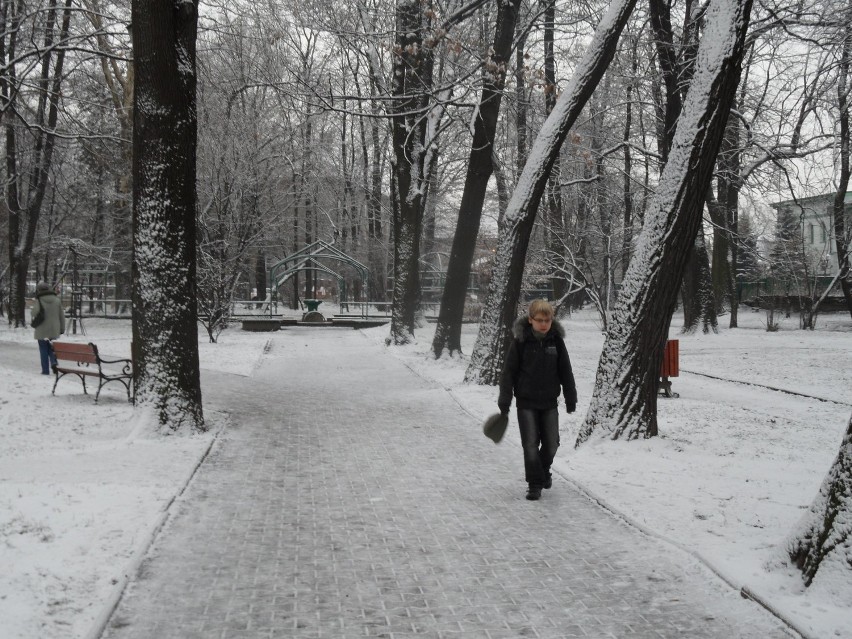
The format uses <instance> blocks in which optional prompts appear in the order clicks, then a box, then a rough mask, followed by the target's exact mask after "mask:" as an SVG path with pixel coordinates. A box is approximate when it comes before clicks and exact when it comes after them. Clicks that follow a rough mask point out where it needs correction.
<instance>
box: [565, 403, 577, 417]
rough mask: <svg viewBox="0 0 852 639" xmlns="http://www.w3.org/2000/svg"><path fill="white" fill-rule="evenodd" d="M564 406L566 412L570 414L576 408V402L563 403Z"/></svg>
mask: <svg viewBox="0 0 852 639" xmlns="http://www.w3.org/2000/svg"><path fill="white" fill-rule="evenodd" d="M565 408H566V409H567V410H568V414H569V415H570V414H571V413H573V412H574V411H575V410H577V404H575V403H571V404H565Z"/></svg>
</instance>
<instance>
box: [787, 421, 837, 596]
mask: <svg viewBox="0 0 852 639" xmlns="http://www.w3.org/2000/svg"><path fill="white" fill-rule="evenodd" d="M850 521H852V417H850V418H849V424H848V425H847V426H846V434H845V436H844V437H843V442H842V443H841V444H840V452H839V453H838V454H837V457H836V458H835V460H834V463H833V464H832V465H831V469H830V470H829V471H828V475H826V477H825V480H823V483H822V487H821V488H820V491H819V494H818V495H817V497H816V499H815V500H814V502H813V503H812V504H811V507H810V510H809V511H808V512H807V514H806V515H805V516H804V517H803V518H802V521H801V522H800V524H799V531H798V532H797V533H795V534H794V536H793V537H792V539H791V540H790V542H789V543H788V546H787V552H788V554H789V556H790V559H792V561H793V563H794V564H795V565H796V566H797V567H798V568H799V570H801V571H802V578H803V579H804V580H805V585H806V586H810V585H812V584H813V583H814V581H815V580H817V579H820V578H821V577H822V578H824V579H825V580H827V581H828V582H829V583H831V582H832V581H835V582H836V583H847V584H849V583H852V577H851V576H850V567H852V544H850V540H852V537H850V533H852V525H850V523H849V522H850Z"/></svg>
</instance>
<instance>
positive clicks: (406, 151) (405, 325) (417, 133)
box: [387, 0, 432, 344]
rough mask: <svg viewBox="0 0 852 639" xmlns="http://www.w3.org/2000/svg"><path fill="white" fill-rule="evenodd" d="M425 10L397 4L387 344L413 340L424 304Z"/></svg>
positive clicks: (428, 70)
mask: <svg viewBox="0 0 852 639" xmlns="http://www.w3.org/2000/svg"><path fill="white" fill-rule="evenodd" d="M426 10H427V7H426V5H423V4H421V3H420V2H418V1H417V0H397V8H396V46H395V50H394V64H393V70H394V73H393V95H394V98H395V101H394V103H393V107H392V112H393V119H392V124H393V149H394V156H395V161H394V163H393V166H392V168H393V171H394V177H395V182H396V189H397V197H398V200H397V205H396V206H395V207H394V249H393V252H394V264H393V273H394V281H393V307H392V311H391V326H390V336H389V337H388V340H387V341H388V343H393V344H407V343H409V342H411V341H412V340H413V339H414V328H415V324H416V317H417V310H418V306H419V303H420V236H421V232H422V227H423V209H424V204H425V200H424V196H425V191H426V166H425V164H426V162H425V160H426V148H425V141H426V115H427V102H428V96H429V90H430V89H431V83H432V63H431V56H432V53H431V50H430V49H428V48H426V47H424V43H423V32H424V27H425V26H426V25H427V24H428V22H429V18H428V17H426V16H425V14H424V12H426Z"/></svg>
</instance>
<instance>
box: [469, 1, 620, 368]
mask: <svg viewBox="0 0 852 639" xmlns="http://www.w3.org/2000/svg"><path fill="white" fill-rule="evenodd" d="M635 4H636V3H635V0H619V1H618V2H614V3H613V4H612V5H611V6H610V8H609V10H608V11H607V13H606V15H605V16H604V17H603V18H602V20H601V22H600V24H599V25H598V27H597V29H596V31H595V34H594V37H593V39H592V41H591V43H590V45H589V47H588V49H587V50H586V53H585V54H584V56H583V58H582V59H581V61H580V63H579V64H578V66H577V68H576V70H575V72H574V75H573V77H572V79H571V82H570V83H569V85H568V86H567V87H566V89H565V92H564V93H563V94H562V95H561V96H560V98H559V100H558V101H557V103H556V106H555V107H554V109H553V111H552V112H551V114H550V116H549V117H548V118H547V121H546V122H545V123H544V126H543V127H542V129H541V131H540V132H539V135H538V137H537V138H536V141H535V143H534V144H533V148H532V151H531V153H530V156H529V159H528V160H527V163H526V165H525V166H524V170H523V172H522V174H521V176H520V178H519V180H518V185H517V187H516V188H515V191H514V193H513V194H512V199H511V200H510V201H509V206H508V208H507V210H506V215H505V216H504V217H503V220H502V224H501V226H500V231H499V237H498V241H497V251H496V257H495V261H494V267H493V269H492V273H491V282H490V284H489V288H488V298H487V301H486V304H485V309H484V312H483V317H482V322H481V323H480V327H479V334H478V336H477V338H476V344H475V346H474V350H473V353H472V355H471V358H470V364H469V365H468V368H467V371H466V373H465V380H466V381H474V382H477V383H481V384H497V383H498V381H499V378H500V374H501V372H502V369H503V359H504V357H505V355H506V351H507V349H508V345H509V343H510V340H511V332H510V327H511V324H512V322H513V321H514V320H515V316H516V308H517V303H518V297H519V295H520V289H521V279H522V277H523V270H524V262H525V259H526V253H527V247H528V246H529V239H530V234H531V233H532V227H533V223H534V221H535V217H536V214H537V212H538V206H539V203H540V202H541V198H542V196H543V195H544V191H545V188H546V185H547V180H548V178H549V176H550V170H551V168H552V166H553V163H554V162H555V160H556V156H557V155H558V154H559V149H560V148H561V146H562V143H563V142H564V140H565V138H566V136H567V135H568V131H569V130H570V129H571V127H572V126H573V124H574V122H575V121H576V120H577V118H578V117H579V115H580V113H581V112H582V110H583V107H584V106H585V104H586V102H588V100H589V97H590V96H591V95H592V93H593V92H594V90H595V87H596V86H597V85H598V83H599V82H600V79H601V78H602V77H603V75H604V72H605V71H606V68H607V66H608V65H609V63H610V61H611V60H612V57H613V55H614V53H615V49H616V46H617V44H618V38H619V36H620V35H621V31H622V29H623V28H624V26H625V24H626V23H627V20H628V18H629V17H630V14H631V12H632V10H633V7H634V6H635Z"/></svg>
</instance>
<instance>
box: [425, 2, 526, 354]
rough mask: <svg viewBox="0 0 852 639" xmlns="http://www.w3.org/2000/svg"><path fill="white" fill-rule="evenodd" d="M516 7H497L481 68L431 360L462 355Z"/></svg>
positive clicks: (514, 3) (514, 4) (515, 4)
mask: <svg viewBox="0 0 852 639" xmlns="http://www.w3.org/2000/svg"><path fill="white" fill-rule="evenodd" d="M519 6H520V0H509V1H507V2H501V3H499V8H498V10H497V24H496V28H495V30H494V43H493V44H492V47H491V55H490V56H489V57H487V58H486V59H485V61H484V65H483V71H482V82H483V86H482V97H481V98H480V101H479V109H478V111H477V117H476V119H475V120H474V125H473V142H472V144H471V149H470V155H469V157H468V162H467V175H466V177H465V183H464V191H463V192H462V199H461V204H460V206H459V216H458V221H457V222H456V231H455V235H454V236H453V245H452V249H451V250H450V260H449V263H448V266H447V279H446V283H445V284H444V291H443V293H442V295H441V309H440V311H439V313H438V324H437V326H436V328H435V337H434V339H433V341H432V352H433V353H434V354H435V357H440V356H441V355H442V354H443V352H444V350H447V351H449V353H450V354H452V353H456V352H461V326H462V319H463V317H464V302H465V299H466V298H467V287H468V282H469V280H470V271H471V266H472V264H473V256H474V252H475V250H476V239H477V236H478V235H479V225H480V221H481V219H482V207H483V205H484V203H485V193H486V189H487V187H488V180H489V178H490V177H491V174H492V173H493V171H494V164H493V153H494V136H495V134H496V130H497V117H498V115H499V113H500V102H501V100H502V98H503V87H504V86H505V81H506V69H507V67H508V62H509V55H510V54H511V51H512V37H513V35H514V32H515V23H516V21H517V15H518V7H519Z"/></svg>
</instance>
